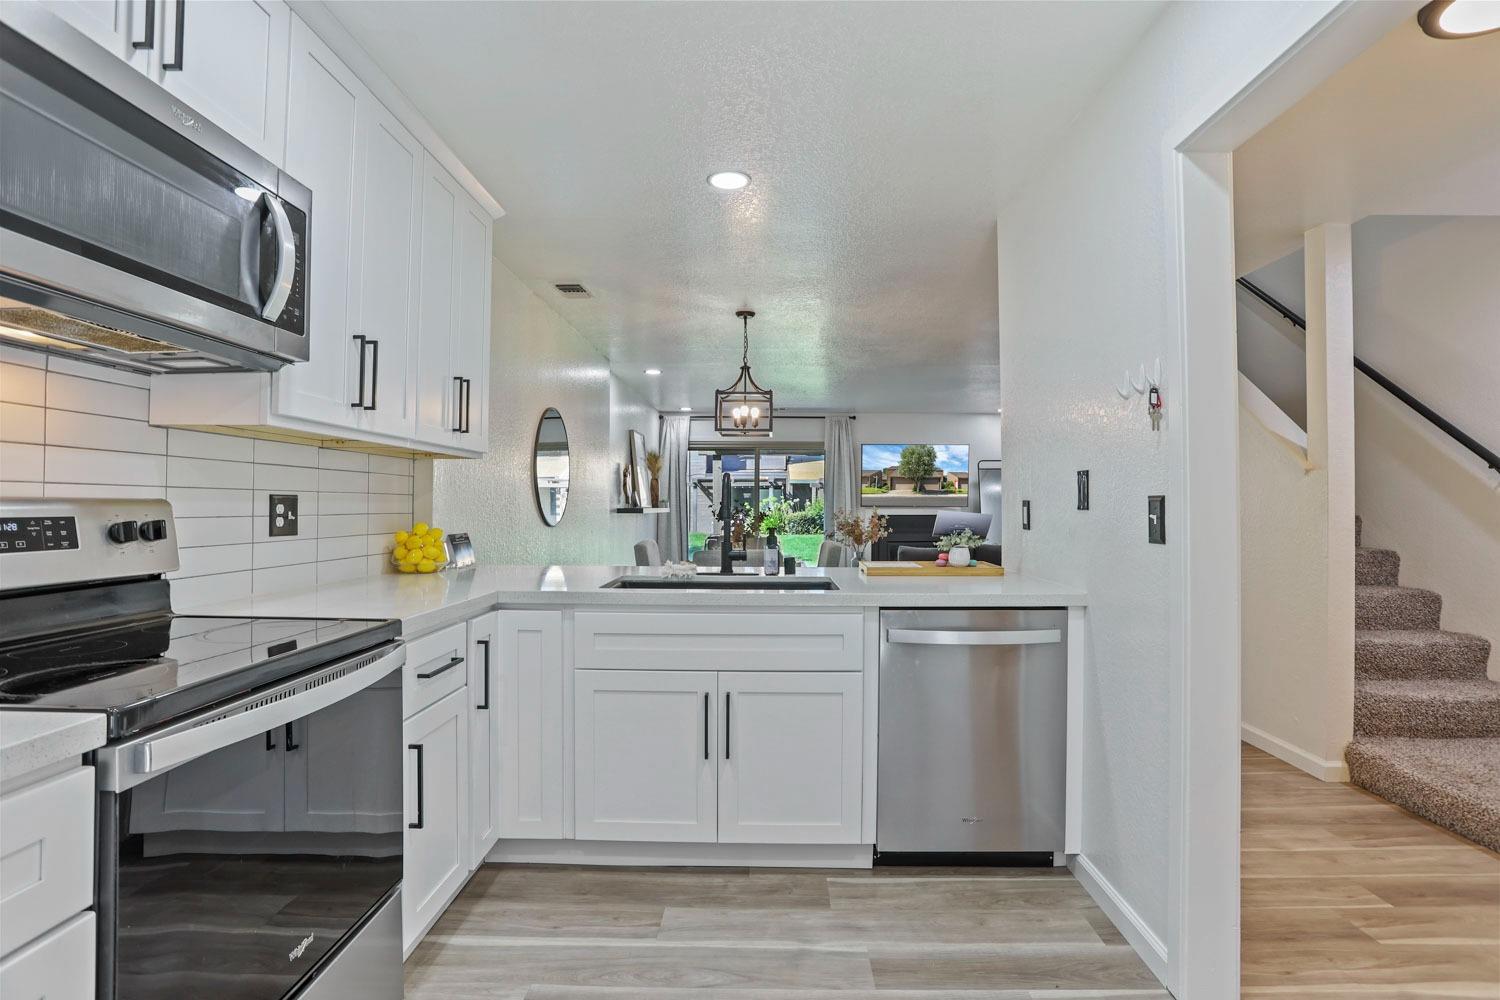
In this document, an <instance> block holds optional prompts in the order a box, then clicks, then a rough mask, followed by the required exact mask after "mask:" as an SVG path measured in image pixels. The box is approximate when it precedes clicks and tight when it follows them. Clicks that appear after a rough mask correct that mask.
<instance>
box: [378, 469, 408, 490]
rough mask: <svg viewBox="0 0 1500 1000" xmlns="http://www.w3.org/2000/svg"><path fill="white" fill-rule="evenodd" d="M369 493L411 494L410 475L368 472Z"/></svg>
mask: <svg viewBox="0 0 1500 1000" xmlns="http://www.w3.org/2000/svg"><path fill="white" fill-rule="evenodd" d="M370 492H371V493H404V494H406V495H407V496H411V476H391V475H386V474H384V473H380V472H372V473H370Z"/></svg>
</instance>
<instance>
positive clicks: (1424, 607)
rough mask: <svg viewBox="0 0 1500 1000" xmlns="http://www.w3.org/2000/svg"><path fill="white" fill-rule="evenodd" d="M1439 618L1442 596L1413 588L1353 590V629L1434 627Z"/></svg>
mask: <svg viewBox="0 0 1500 1000" xmlns="http://www.w3.org/2000/svg"><path fill="white" fill-rule="evenodd" d="M1442 614H1443V598H1442V595H1440V594H1436V593H1434V592H1433V591H1430V590H1421V589H1419V588H1417V587H1359V586H1357V587H1355V588H1354V627H1355V628H1357V629H1361V628H1404V629H1413V628H1431V629H1435V628H1437V627H1438V623H1439V621H1441V619H1442Z"/></svg>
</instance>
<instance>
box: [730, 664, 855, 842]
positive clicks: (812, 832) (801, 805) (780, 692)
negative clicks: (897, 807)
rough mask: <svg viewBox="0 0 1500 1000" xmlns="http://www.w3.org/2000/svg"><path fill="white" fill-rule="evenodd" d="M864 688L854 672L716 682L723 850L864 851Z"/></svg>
mask: <svg viewBox="0 0 1500 1000" xmlns="http://www.w3.org/2000/svg"><path fill="white" fill-rule="evenodd" d="M862 689H863V678H862V676H861V675H860V674H857V673H760V672H750V671H745V672H733V673H731V672H724V673H720V674H719V697H720V699H721V701H722V702H723V712H724V741H723V743H724V745H723V757H722V759H721V761H720V764H719V842H720V843H722V844H857V843H859V841H860V803H861V801H862V799H861V777H862V775H863V767H862V764H863V760H864V751H863V746H862V742H861V741H862V738H863V732H864V725H863V707H862V706H863V690H862Z"/></svg>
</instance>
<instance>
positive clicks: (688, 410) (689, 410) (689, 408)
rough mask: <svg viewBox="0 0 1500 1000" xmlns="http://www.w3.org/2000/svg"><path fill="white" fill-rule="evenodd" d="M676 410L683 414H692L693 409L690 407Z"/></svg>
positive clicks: (681, 407)
mask: <svg viewBox="0 0 1500 1000" xmlns="http://www.w3.org/2000/svg"><path fill="white" fill-rule="evenodd" d="M678 409H679V410H681V411H682V412H683V413H692V412H693V408H692V407H691V406H679V407H678Z"/></svg>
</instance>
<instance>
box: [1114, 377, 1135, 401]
mask: <svg viewBox="0 0 1500 1000" xmlns="http://www.w3.org/2000/svg"><path fill="white" fill-rule="evenodd" d="M1115 392H1118V393H1119V394H1120V398H1121V399H1129V398H1130V397H1131V396H1133V395H1135V394H1134V393H1133V392H1131V390H1130V372H1129V370H1127V371H1126V372H1125V374H1124V375H1123V376H1122V377H1121V379H1120V384H1119V385H1117V386H1115Z"/></svg>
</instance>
